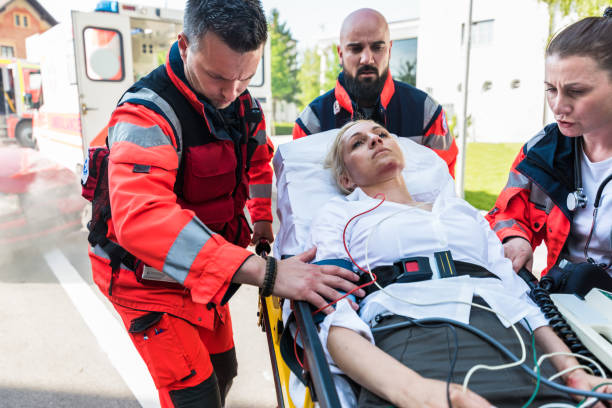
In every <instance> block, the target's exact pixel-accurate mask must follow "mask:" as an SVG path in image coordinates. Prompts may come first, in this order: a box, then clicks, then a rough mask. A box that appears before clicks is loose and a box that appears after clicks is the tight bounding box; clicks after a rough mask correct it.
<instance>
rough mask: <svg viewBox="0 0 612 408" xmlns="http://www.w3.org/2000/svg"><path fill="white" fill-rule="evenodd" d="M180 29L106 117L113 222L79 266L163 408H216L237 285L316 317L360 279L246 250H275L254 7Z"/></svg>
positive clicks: (262, 24) (228, 361) (207, 10)
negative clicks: (301, 305)
mask: <svg viewBox="0 0 612 408" xmlns="http://www.w3.org/2000/svg"><path fill="white" fill-rule="evenodd" d="M183 29H184V31H183V32H182V33H181V34H179V36H178V41H177V42H176V43H174V45H172V47H171V48H170V51H169V53H168V57H167V61H166V63H165V64H164V65H162V66H160V67H159V68H157V69H155V70H154V71H152V72H151V73H150V74H149V75H147V76H146V77H144V78H143V79H141V80H140V81H138V82H137V83H136V84H134V85H133V86H132V87H131V88H130V89H128V91H127V92H126V93H125V94H124V95H123V97H122V99H121V100H120V102H119V103H118V105H117V108H116V109H115V111H114V112H113V114H112V116H111V119H110V122H109V125H108V145H109V147H110V155H109V156H108V157H109V159H108V186H109V188H108V190H109V196H110V210H112V217H111V218H110V219H108V221H107V222H106V223H104V228H105V229H106V228H107V229H106V230H105V231H104V233H103V234H101V235H102V236H103V237H102V238H101V240H100V241H98V242H97V243H96V242H95V240H94V242H93V243H92V245H91V246H90V251H89V254H90V259H91V263H92V269H93V277H94V281H95V282H96V284H97V285H98V287H99V288H100V290H101V291H102V292H103V293H104V294H105V295H106V296H107V297H108V299H109V300H110V301H111V302H112V304H113V306H114V307H115V309H116V310H117V312H118V313H119V315H120V316H121V319H122V320H123V323H124V324H125V327H126V329H127V330H128V333H129V336H130V338H131V339H132V342H133V343H134V345H135V346H136V349H137V350H138V352H139V353H140V355H141V357H142V358H143V360H144V361H145V363H146V365H147V367H148V369H149V372H150V373H151V376H152V378H153V381H154V383H155V385H156V387H157V389H158V391H159V397H160V401H161V405H162V407H196V406H197V407H203V406H205V407H221V406H222V405H223V403H224V399H225V396H226V394H227V392H228V390H229V388H230V386H231V383H232V379H233V377H234V376H235V375H236V373H237V362H236V353H235V350H234V341H233V332H232V324H231V318H230V314H229V308H228V305H227V301H228V300H229V298H230V297H231V296H232V295H233V294H234V292H235V291H236V290H237V289H238V286H239V285H240V284H242V283H244V284H250V285H255V286H259V287H262V288H263V293H264V295H268V294H270V293H273V294H275V295H278V296H282V297H287V298H292V299H299V300H307V301H309V302H310V303H312V304H314V305H315V306H317V307H322V306H324V305H325V304H326V303H327V302H326V301H325V299H335V298H337V297H339V296H340V293H338V291H337V290H336V289H338V290H341V291H350V290H352V289H354V288H355V287H356V286H355V285H354V284H353V283H352V282H351V281H356V280H357V276H356V275H354V274H353V273H352V272H350V271H346V270H344V269H340V268H338V267H333V266H324V267H321V266H317V265H310V264H308V263H306V262H308V261H310V260H311V259H312V258H313V257H314V253H315V249H314V248H313V249H311V250H310V251H307V252H305V253H302V254H300V255H297V256H295V257H293V258H290V259H287V260H283V261H278V263H277V262H276V261H275V260H273V259H271V258H272V257H268V260H267V261H266V260H264V259H263V258H260V257H258V256H254V255H253V253H252V252H250V251H248V250H246V249H245V247H246V246H247V245H248V244H249V243H251V242H257V241H258V240H259V239H260V238H264V239H267V240H269V241H272V239H273V233H272V223H271V222H272V214H271V208H270V207H271V200H270V195H271V182H272V169H271V167H270V165H269V161H270V159H271V157H272V153H273V145H272V142H271V141H270V140H269V139H268V138H267V137H266V134H265V125H264V118H263V115H262V113H261V108H260V106H259V104H258V102H257V101H256V100H255V99H254V98H252V97H251V95H250V94H249V92H248V91H247V89H246V88H247V85H248V84H249V81H250V79H251V78H252V77H253V75H254V74H255V71H256V69H257V64H258V63H259V61H260V60H261V56H262V52H263V46H264V43H265V41H266V38H267V25H266V19H265V16H264V13H263V10H262V7H261V4H260V2H259V1H258V0H209V1H206V0H188V1H187V4H186V9H185V15H184V28H183ZM245 204H246V205H247V206H248V209H249V211H250V215H251V219H252V221H253V223H254V227H253V228H254V232H253V235H252V236H251V233H250V228H249V224H248V222H247V220H246V219H245V216H244V206H245ZM92 229H93V228H92ZM90 237H91V235H90ZM104 238H108V242H105V241H104ZM90 242H91V240H90ZM117 248H119V249H118V250H117ZM117 254H119V257H118V256H117ZM168 278H171V280H170V279H168ZM360 292H362V291H360ZM361 294H362V295H363V293H361Z"/></svg>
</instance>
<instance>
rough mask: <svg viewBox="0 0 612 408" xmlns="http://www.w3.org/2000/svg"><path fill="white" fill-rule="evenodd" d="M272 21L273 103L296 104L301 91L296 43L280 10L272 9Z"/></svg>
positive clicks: (271, 63)
mask: <svg viewBox="0 0 612 408" xmlns="http://www.w3.org/2000/svg"><path fill="white" fill-rule="evenodd" d="M270 20H271V21H270V48H271V61H270V65H271V71H272V72H271V74H272V103H273V105H275V102H276V101H286V102H296V101H297V99H296V95H297V94H298V92H299V91H300V83H299V82H298V78H297V73H298V64H297V49H296V41H295V39H294V38H293V35H292V34H291V30H289V28H288V27H287V25H286V23H285V22H281V21H280V18H279V13H278V10H276V9H272V13H271V19H270Z"/></svg>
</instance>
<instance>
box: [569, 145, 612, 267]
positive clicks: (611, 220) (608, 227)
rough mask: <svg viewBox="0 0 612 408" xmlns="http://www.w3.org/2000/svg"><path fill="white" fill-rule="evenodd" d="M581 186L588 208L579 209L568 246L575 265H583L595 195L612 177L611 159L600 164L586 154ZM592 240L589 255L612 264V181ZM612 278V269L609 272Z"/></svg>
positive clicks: (604, 195)
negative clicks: (603, 183) (605, 181)
mask: <svg viewBox="0 0 612 408" xmlns="http://www.w3.org/2000/svg"><path fill="white" fill-rule="evenodd" d="M580 168H581V170H582V187H583V189H584V194H585V195H586V196H587V205H586V207H585V208H578V209H577V210H576V214H575V215H574V219H573V222H572V226H571V228H570V235H569V239H568V243H567V249H568V252H569V254H566V256H567V258H568V260H569V261H571V262H574V263H579V262H584V261H585V260H586V259H585V257H584V246H585V245H586V241H587V238H588V236H589V232H590V230H591V225H592V224H593V209H594V208H595V207H594V206H595V195H596V194H597V190H598V189H599V186H600V185H601V183H602V182H603V181H604V179H605V178H606V177H608V176H609V175H610V174H612V157H611V158H609V159H606V160H603V161H600V162H596V163H593V162H591V161H590V160H589V158H588V157H587V155H586V154H584V152H582V160H581V166H580ZM597 211H598V213H597V219H596V222H595V229H594V230H593V237H592V238H591V242H590V243H589V248H588V255H589V257H591V258H593V259H594V260H595V262H597V263H605V264H606V265H608V264H610V262H612V181H610V182H609V183H608V185H607V186H605V187H604V190H603V192H602V195H601V198H600V202H599V209H598V210H597ZM608 274H610V276H612V268H610V269H608Z"/></svg>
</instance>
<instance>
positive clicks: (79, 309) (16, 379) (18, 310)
mask: <svg viewBox="0 0 612 408" xmlns="http://www.w3.org/2000/svg"><path fill="white" fill-rule="evenodd" d="M85 254H86V237H85V234H84V233H83V232H76V233H72V234H69V235H67V236H65V237H64V239H63V240H62V242H61V244H60V245H59V246H50V245H49V246H46V247H43V248H37V249H34V250H28V251H21V252H19V253H14V254H13V256H12V257H11V258H12V259H6V258H5V259H3V260H2V261H0V263H1V266H0V321H1V322H2V328H1V329H0V350H1V353H0V367H2V368H1V369H0V407H7V408H8V407H11V408H13V407H126V408H127V407H139V406H144V407H157V406H158V403H157V401H156V392H155V390H154V388H153V386H152V382H151V381H150V377H149V376H148V373H147V372H146V370H145V369H144V366H143V365H142V363H141V362H140V361H139V360H138V357H137V355H136V352H135V350H134V349H133V347H132V345H131V343H130V342H129V340H127V338H126V336H125V334H124V333H123V331H122V329H121V327H120V323H119V321H118V318H117V317H116V315H115V313H114V311H113V310H112V308H110V307H109V305H108V302H107V301H106V299H105V298H104V297H103V296H101V294H100V293H99V291H98V290H97V287H95V285H93V282H92V280H91V276H90V275H91V273H90V266H89V261H88V258H87V257H86V255H85ZM232 302H233V303H232V305H231V308H232V314H233V319H234V328H235V332H236V343H237V351H238V360H239V377H238V379H237V380H236V381H235V383H234V387H233V389H232V392H231V393H230V396H229V399H228V403H227V406H228V407H233V408H240V407H262V408H263V407H274V406H275V405H276V404H275V394H274V387H273V380H272V375H271V370H270V363H269V357H268V351H267V346H266V341H265V335H264V334H263V333H262V332H261V331H260V329H259V328H258V327H257V326H256V306H257V292H256V290H254V288H242V289H241V290H240V291H239V293H238V295H237V296H236V297H235V298H234V299H233V300H232ZM135 395H136V396H135Z"/></svg>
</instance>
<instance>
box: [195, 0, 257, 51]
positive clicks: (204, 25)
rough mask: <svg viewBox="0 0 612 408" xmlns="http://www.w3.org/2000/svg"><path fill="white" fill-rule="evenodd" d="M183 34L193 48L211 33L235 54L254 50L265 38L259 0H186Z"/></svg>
mask: <svg viewBox="0 0 612 408" xmlns="http://www.w3.org/2000/svg"><path fill="white" fill-rule="evenodd" d="M183 31H184V33H185V35H186V36H187V39H188V40H189V43H190V46H192V47H198V46H199V43H200V39H201V38H202V37H203V36H204V34H206V33H207V32H208V31H212V32H214V33H215V34H216V35H218V36H219V37H220V38H221V40H223V42H224V43H226V44H227V45H228V46H229V47H230V48H231V49H232V50H234V51H236V52H248V51H254V50H256V49H258V48H259V47H260V46H261V45H262V44H263V43H265V42H266V39H267V38H268V24H267V22H266V16H265V14H264V12H263V8H262V7H261V2H260V1H259V0H187V3H186V5H185V16H184V18H183Z"/></svg>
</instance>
